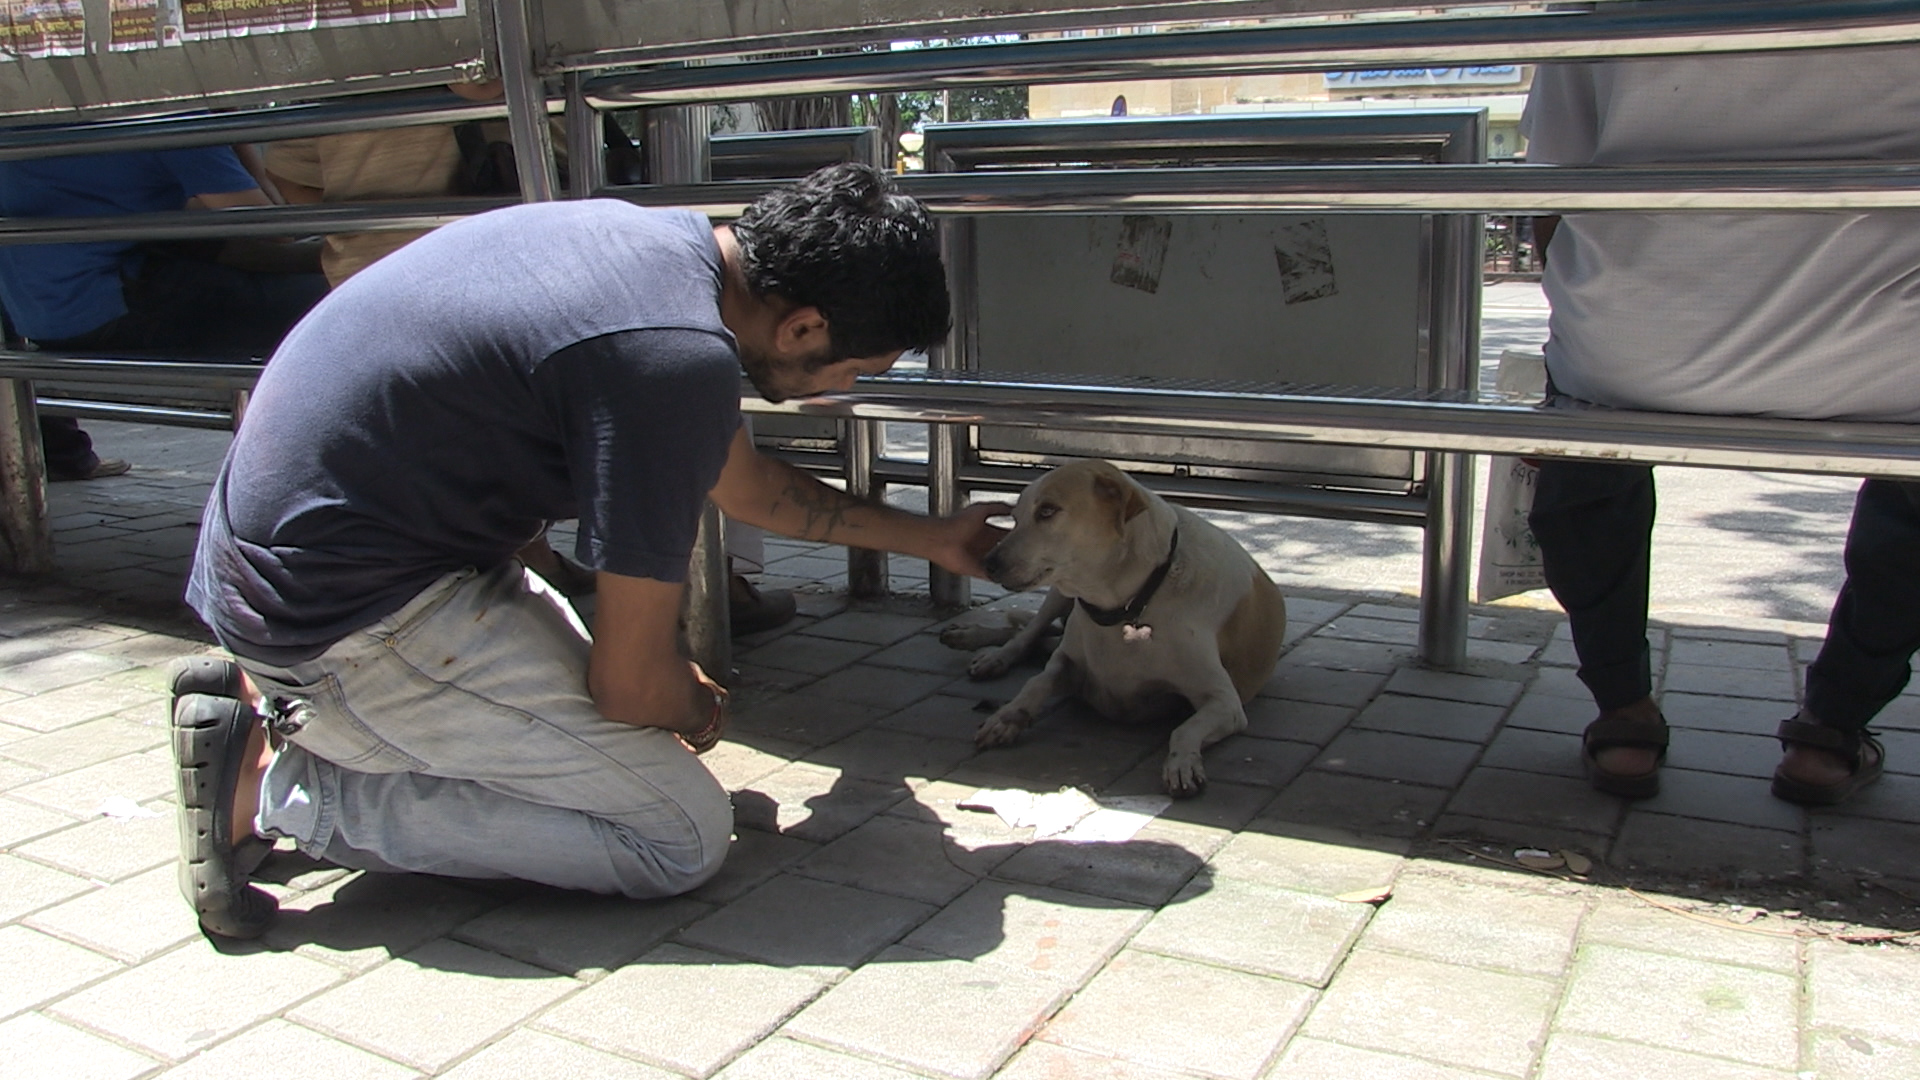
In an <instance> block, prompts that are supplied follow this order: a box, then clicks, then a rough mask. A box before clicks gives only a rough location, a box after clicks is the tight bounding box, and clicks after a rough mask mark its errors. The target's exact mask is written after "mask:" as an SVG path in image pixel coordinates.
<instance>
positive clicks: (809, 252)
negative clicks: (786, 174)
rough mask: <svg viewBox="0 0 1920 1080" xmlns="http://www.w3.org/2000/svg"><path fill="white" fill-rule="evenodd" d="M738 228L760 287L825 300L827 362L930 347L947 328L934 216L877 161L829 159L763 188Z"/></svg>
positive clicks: (821, 304) (754, 286) (756, 289)
mask: <svg viewBox="0 0 1920 1080" xmlns="http://www.w3.org/2000/svg"><path fill="white" fill-rule="evenodd" d="M733 235H734V237H735V239H737V240H738V241H739V242H740V256H741V260H740V261H741V265H742V268H743V269H744V270H745V271H746V277H747V287H748V288H749V289H751V290H752V291H753V293H754V295H756V296H767V295H773V296H778V297H782V298H784V299H786V300H790V301H792V302H793V303H795V304H798V305H802V306H811V307H816V308H819V309H820V314H821V315H822V316H824V317H825V318H826V320H827V337H828V340H829V341H830V343H831V345H832V353H833V355H832V356H830V357H828V358H827V360H825V361H823V362H822V363H834V362H838V361H841V360H847V359H852V358H855V357H861V358H864V357H869V356H881V355H884V354H886V353H891V352H894V351H897V350H902V349H924V348H926V347H927V346H929V345H933V344H935V343H936V342H939V341H941V340H943V339H944V338H945V337H946V336H947V326H948V323H949V321H950V319H951V317H952V316H951V308H950V306H949V303H948V300H947V276H946V270H945V268H944V267H942V266H941V264H940V234H939V231H938V230H937V229H936V228H935V227H934V224H933V216H932V215H931V214H929V213H927V208H926V207H925V206H922V205H921V204H920V202H919V200H917V199H914V198H913V197H911V196H908V195H902V194H900V192H899V191H898V190H896V189H895V188H894V186H893V182H892V181H891V180H890V179H888V177H887V176H886V174H885V173H882V172H881V171H880V170H878V169H875V168H873V167H872V166H870V165H858V164H852V163H848V164H844V165H829V166H828V167H826V168H824V169H821V170H819V171H818V172H816V173H814V174H813V175H811V176H808V177H807V178H806V179H804V180H801V181H800V182H799V183H797V184H793V185H791V186H789V187H784V188H781V189H779V190H778V191H773V192H769V193H768V194H766V195H763V196H761V197H760V198H758V199H756V200H754V202H753V205H751V206H749V207H747V211H746V213H744V214H742V215H741V216H740V220H738V221H736V222H734V225H733Z"/></svg>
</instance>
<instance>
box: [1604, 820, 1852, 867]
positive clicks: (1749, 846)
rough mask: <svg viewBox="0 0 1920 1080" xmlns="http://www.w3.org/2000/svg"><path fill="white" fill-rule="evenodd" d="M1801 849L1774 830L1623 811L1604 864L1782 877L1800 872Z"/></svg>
mask: <svg viewBox="0 0 1920 1080" xmlns="http://www.w3.org/2000/svg"><path fill="white" fill-rule="evenodd" d="M1815 846H1816V849H1817V847H1818V844H1817V841H1816V845H1815ZM1804 848H1805V842H1804V841H1802V840H1801V839H1800V837H1798V836H1796V835H1794V834H1792V833H1784V832H1780V831H1778V830H1775V829H1756V828H1754V827H1752V826H1750V825H1733V824H1729V823H1727V822H1723V821H1703V820H1701V819H1699V818H1684V817H1672V816H1669V815H1666V814H1652V813H1648V812H1646V811H1643V810H1629V811H1628V812H1627V816H1626V818H1625V820H1624V821H1622V823H1621V825H1620V834H1619V837H1618V838H1617V839H1616V840H1615V841H1614V844H1613V851H1612V853H1611V854H1609V855H1608V857H1607V861H1608V862H1610V863H1612V864H1613V865H1615V866H1619V867H1624V868H1629V869H1638V870H1652V871H1659V872H1664V873H1675V874H1698V873H1702V872H1705V871H1721V872H1723V873H1724V872H1732V873H1738V872H1742V871H1744V872H1746V873H1749V874H1759V875H1762V876H1766V877H1787V876H1791V875H1793V874H1798V873H1801V872H1803V871H1804V870H1805V863H1806V858H1805V856H1804V855H1803V851H1804Z"/></svg>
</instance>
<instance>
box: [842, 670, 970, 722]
mask: <svg viewBox="0 0 1920 1080" xmlns="http://www.w3.org/2000/svg"><path fill="white" fill-rule="evenodd" d="M952 681H953V680H952V679H951V678H949V677H947V676H945V675H936V674H932V673H929V672H924V671H905V670H902V669H900V668H887V667H875V666H873V665H871V664H859V665H856V666H854V667H850V668H847V669H845V670H844V671H836V672H834V673H833V674H831V675H826V676H823V677H822V678H821V679H820V681H819V682H816V683H814V684H813V686H812V687H810V688H809V690H808V693H810V694H817V695H819V696H820V697H822V698H826V699H829V700H830V701H851V702H854V703H856V704H859V705H870V706H873V707H874V708H877V709H882V710H886V711H888V712H891V711H893V710H895V709H904V708H906V707H907V706H909V705H911V704H913V703H914V702H916V701H919V700H920V699H921V698H923V697H926V696H928V695H929V694H932V693H933V692H934V691H936V690H939V689H940V688H941V687H943V686H946V685H948V684H949V683H951V682H952Z"/></svg>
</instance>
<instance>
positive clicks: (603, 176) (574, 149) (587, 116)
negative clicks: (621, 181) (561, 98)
mask: <svg viewBox="0 0 1920 1080" xmlns="http://www.w3.org/2000/svg"><path fill="white" fill-rule="evenodd" d="M581 85H582V84H581V75H580V73H579V72H578V71H569V72H567V77H566V87H567V197H568V198H571V199H590V198H592V197H593V193H594V192H596V191H599V190H600V189H601V188H603V187H606V186H607V143H606V140H605V139H602V138H601V137H600V113H599V112H598V111H597V110H595V109H594V107H593V106H592V105H590V104H588V103H587V96H586V95H585V94H583V93H581V92H580V87H581Z"/></svg>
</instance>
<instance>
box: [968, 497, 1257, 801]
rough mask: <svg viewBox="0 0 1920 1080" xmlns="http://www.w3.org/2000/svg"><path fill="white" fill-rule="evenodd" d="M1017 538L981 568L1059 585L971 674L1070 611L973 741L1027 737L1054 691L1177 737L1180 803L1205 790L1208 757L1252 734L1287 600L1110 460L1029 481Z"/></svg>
mask: <svg viewBox="0 0 1920 1080" xmlns="http://www.w3.org/2000/svg"><path fill="white" fill-rule="evenodd" d="M1013 518H1014V527H1013V531H1012V532H1011V533H1009V534H1007V536H1006V538H1005V539H1003V540H1001V541H1000V543H999V545H998V546H996V547H995V548H994V549H993V551H991V552H990V553H988V555H987V556H986V559H985V560H984V562H985V566H986V569H987V572H988V573H989V574H991V575H992V576H993V579H994V581H996V582H998V583H999V584H1001V585H1004V586H1005V587H1007V588H1009V589H1016V590H1025V589H1034V588H1039V587H1041V586H1051V589H1052V591H1051V592H1050V593H1049V594H1048V596H1047V600H1046V603H1045V604H1044V605H1042V607H1041V608H1040V611H1039V614H1037V615H1036V616H1034V618H1033V621H1032V622H1030V623H1028V624H1027V625H1026V626H1025V627H1022V628H1021V629H1020V630H1019V631H1018V632H1017V633H1015V634H1014V635H1013V637H1012V638H1011V640H1009V641H1007V642H1006V644H1004V645H1001V646H999V647H997V648H989V649H983V650H981V651H980V652H979V653H978V654H976V655H975V657H974V659H973V664H972V667H971V673H972V675H973V676H974V677H975V678H980V679H990V678H994V677H996V676H998V675H1001V674H1004V673H1005V672H1006V670H1007V669H1008V668H1009V667H1011V666H1012V665H1013V664H1015V663H1017V662H1019V660H1020V659H1021V658H1022V657H1024V656H1026V655H1027V654H1028V653H1029V652H1030V651H1031V650H1033V648H1034V647H1035V646H1036V645H1037V644H1038V642H1039V641H1040V639H1041V637H1042V636H1043V635H1044V634H1045V633H1046V632H1047V629H1048V627H1049V626H1050V625H1051V624H1052V623H1053V622H1054V621H1056V620H1058V619H1059V618H1060V617H1061V616H1063V615H1064V616H1066V618H1067V623H1066V631H1065V633H1064V635H1063V636H1062V638H1061V641H1060V647H1059V648H1057V649H1055V650H1054V653H1053V656H1052V657H1051V658H1050V659H1049V660H1048V661H1047V666H1046V668H1045V669H1044V670H1042V671H1041V672H1040V674H1038V675H1035V676H1034V677H1033V678H1032V679H1030V680H1028V682H1027V684H1026V685H1025V686H1023V687H1021V689H1020V692H1019V693H1018V694H1017V695H1015V696H1014V699H1013V700H1012V701H1010V702H1008V703H1007V704H1006V705H1004V706H1002V707H1001V708H1000V710H999V711H998V712H996V713H994V714H993V715H992V716H991V717H988V718H987V721H986V722H985V723H984V724H982V725H981V726H980V730H979V732H978V734H977V735H976V736H975V740H974V741H975V742H977V743H978V744H979V745H980V746H982V747H989V746H1001V745H1004V744H1006V743H1010V742H1012V741H1014V740H1015V739H1017V738H1019V736H1020V733H1021V732H1023V731H1025V730H1026V729H1027V728H1028V726H1030V725H1031V724H1032V723H1033V721H1034V718H1035V717H1036V716H1037V715H1039V712H1040V710H1041V709H1042V708H1043V707H1044V706H1045V705H1046V703H1047V702H1048V701H1049V700H1051V699H1052V698H1053V697H1054V696H1055V695H1056V694H1061V693H1068V694H1073V695H1076V696H1078V697H1080V698H1081V699H1082V700H1084V701H1086V702H1087V703H1088V704H1090V705H1092V706H1093V707H1094V708H1095V709H1096V710H1098V711H1099V712H1100V714H1101V715H1103V716H1105V717H1107V718H1108V719H1111V720H1116V721H1121V722H1124V723H1150V722H1166V721H1169V720H1175V719H1179V718H1180V717H1182V716H1186V715H1187V714H1188V713H1189V712H1190V713H1191V714H1192V715H1191V717H1190V718H1188V719H1187V720H1186V721H1185V722H1184V723H1182V724H1180V726H1179V727H1177V728H1175V729H1174V732H1173V737H1172V739H1171V741H1170V743H1169V745H1168V753H1167V763H1166V768H1165V770H1164V773H1163V777H1164V779H1165V782H1166V788H1167V791H1168V793H1169V794H1172V795H1176V796H1183V797H1184V796H1190V795H1197V794H1199V792H1200V789H1201V788H1202V787H1204V786H1205V785H1206V782H1207V781H1206V772H1205V770H1204V769H1203V768H1202V767H1201V763H1200V751H1201V750H1202V749H1204V748H1205V747H1207V746H1209V745H1211V744H1213V743H1215V742H1218V741H1219V740H1221V739H1223V738H1226V737H1227V736H1228V735H1232V734H1233V733H1235V732H1237V731H1240V730H1241V729H1243V728H1245V727H1246V726H1247V713H1246V702H1247V701H1248V700H1250V699H1251V698H1252V697H1253V695H1254V694H1256V693H1258V692H1259V690H1260V687H1261V686H1262V685H1263V684H1264V683H1265V682H1266V680H1267V677H1268V676H1269V675H1271V674H1272V673H1273V665H1274V661H1275V660H1277V659H1278V658H1279V656H1280V645H1281V641H1282V639H1283V638H1284V637H1285V636H1286V630H1287V609H1286V601H1285V600H1284V599H1282V598H1281V595H1280V590H1279V588H1278V587H1277V586H1275V585H1274V583H1273V581H1272V579H1270V578H1268V577H1267V574H1266V571H1264V570H1262V569H1261V568H1260V564H1258V563H1256V562H1254V560H1253V556H1251V555H1249V554H1247V551H1246V549H1245V548H1243V547H1241V546H1240V545H1239V543H1238V542H1236V541H1235V540H1234V539H1233V538H1232V537H1230V536H1228V535H1227V534H1226V533H1225V532H1222V531H1221V530H1220V529H1219V527H1217V526H1215V525H1213V524H1212V523H1211V522H1208V521H1207V520H1205V519H1204V518H1202V517H1200V516H1199V515H1197V514H1195V513H1193V512H1192V511H1191V510H1188V509H1186V508H1184V507H1179V506H1174V505H1173V504H1172V503H1169V502H1167V501H1166V500H1165V499H1162V498H1161V497H1160V496H1158V495H1155V494H1154V493H1153V492H1151V491H1148V490H1147V489H1146V488H1144V487H1141V486H1140V484H1139V483H1137V482H1136V481H1135V480H1134V479H1133V478H1132V477H1130V476H1128V475H1127V474H1126V473H1123V472H1121V471H1120V470H1119V469H1117V468H1115V467H1114V466H1112V465H1111V464H1109V463H1107V462H1104V461H1081V462H1075V463H1073V464H1071V465H1066V466H1063V467H1061V468H1058V469H1055V470H1053V471H1052V472H1049V473H1047V474H1046V475H1045V476H1042V477H1041V478H1040V479H1038V480H1035V481H1034V482H1033V483H1032V484H1030V485H1028V486H1027V489H1026V490H1025V491H1023V492H1021V494H1020V499H1019V502H1018V503H1017V504H1016V505H1015V507H1014V510H1013Z"/></svg>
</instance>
